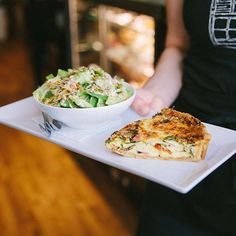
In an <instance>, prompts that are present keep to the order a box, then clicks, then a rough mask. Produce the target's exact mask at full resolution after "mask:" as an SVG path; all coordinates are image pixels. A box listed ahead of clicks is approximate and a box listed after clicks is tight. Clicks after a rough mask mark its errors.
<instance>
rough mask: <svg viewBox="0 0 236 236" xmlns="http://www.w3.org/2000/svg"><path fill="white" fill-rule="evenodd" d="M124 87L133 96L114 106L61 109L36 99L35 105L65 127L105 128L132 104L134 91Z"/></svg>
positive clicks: (126, 84) (128, 85)
mask: <svg viewBox="0 0 236 236" xmlns="http://www.w3.org/2000/svg"><path fill="white" fill-rule="evenodd" d="M125 86H127V87H129V88H130V89H131V90H132V91H133V95H132V96H131V97H129V98H128V99H127V100H125V101H122V102H120V103H116V104H114V105H109V106H104V107H93V108H61V107H54V106H49V105H45V104H43V103H41V102H39V101H38V100H37V99H36V98H35V101H36V105H37V106H38V107H39V109H40V110H41V111H43V112H45V113H47V114H48V115H50V116H51V117H52V118H54V119H56V120H59V121H61V122H63V123H64V124H65V125H66V126H69V127H72V128H77V129H93V128H97V127H101V126H105V125H106V124H108V122H110V121H112V120H115V119H117V118H118V117H119V115H121V114H122V113H123V112H125V111H126V110H127V109H128V108H129V107H130V105H131V104H132V102H133V100H134V98H135V95H136V91H135V89H134V88H133V87H132V86H131V85H130V84H128V83H125Z"/></svg>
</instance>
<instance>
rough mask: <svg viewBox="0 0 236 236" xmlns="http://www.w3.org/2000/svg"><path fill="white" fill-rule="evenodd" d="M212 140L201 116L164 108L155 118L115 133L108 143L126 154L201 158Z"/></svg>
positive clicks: (106, 143)
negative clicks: (197, 116)
mask: <svg viewBox="0 0 236 236" xmlns="http://www.w3.org/2000/svg"><path fill="white" fill-rule="evenodd" d="M210 139H211V135H210V134H209V133H208V132H207V129H206V127H205V125H204V124H203V123H202V122H201V121H200V120H199V119H197V118H195V117H193V116H192V115H190V114H188V113H183V112H179V111H176V110H174V109H172V108H165V109H162V110H161V112H160V113H158V114H156V115H155V116H153V117H152V118H149V119H143V120H139V121H135V122H133V123H131V124H128V125H126V126H125V127H124V128H122V129H121V130H119V131H116V132H114V133H113V134H112V135H111V137H110V138H108V139H107V140H106V142H105V145H106V147H107V148H108V149H109V150H111V151H113V152H115V153H117V154H120V155H122V156H127V157H137V158H139V157H140V158H157V159H162V160H167V159H173V160H188V161H200V160H202V159H204V158H205V155H206V151H207V147H208V143H209V141H210Z"/></svg>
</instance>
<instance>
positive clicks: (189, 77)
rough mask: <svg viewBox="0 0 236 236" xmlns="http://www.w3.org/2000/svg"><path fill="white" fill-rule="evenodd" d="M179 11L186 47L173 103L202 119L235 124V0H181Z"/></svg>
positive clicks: (222, 123)
mask: <svg viewBox="0 0 236 236" xmlns="http://www.w3.org/2000/svg"><path fill="white" fill-rule="evenodd" d="M183 12H184V13H183V14H184V23H185V27H186V29H187V32H188V33H189V35H190V48H189V50H188V53H187V56H186V58H185V60H184V75H183V87H182V90H181V92H180V95H179V97H178V99H177V100H176V102H175V104H174V105H175V106H176V108H178V109H180V110H184V111H187V112H191V113H192V114H193V115H196V116H197V117H199V118H200V119H202V120H204V121H208V122H210V123H216V124H217V123H219V124H220V125H224V123H225V124H226V123H235V127H236V1H234V0H231V1H230V0H185V1H184V10H183ZM225 126H227V124H226V125H225ZM233 126H234V124H233Z"/></svg>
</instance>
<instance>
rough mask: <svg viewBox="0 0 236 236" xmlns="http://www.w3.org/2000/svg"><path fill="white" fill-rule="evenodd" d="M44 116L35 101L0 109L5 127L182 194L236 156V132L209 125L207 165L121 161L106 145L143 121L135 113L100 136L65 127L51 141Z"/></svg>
mask: <svg viewBox="0 0 236 236" xmlns="http://www.w3.org/2000/svg"><path fill="white" fill-rule="evenodd" d="M40 116H41V114H40V111H39V110H38V108H37V107H36V105H35V103H34V100H33V98H32V97H29V98H26V99H23V100H20V101H18V102H15V103H12V104H9V105H6V106H3V107H0V123H1V124H4V125H7V126H9V127H13V128H15V129H18V130H21V131H24V132H26V133H29V134H32V135H35V136H37V137H40V138H43V139H46V140H48V141H50V142H53V143H56V144H58V145H60V146H62V147H64V148H66V149H68V150H71V151H73V152H76V153H79V154H82V155H84V156H87V157H89V158H92V159H94V160H97V161H99V162H102V163H105V164H107V165H110V166H113V167H115V168H118V169H121V170H124V171H127V172H129V173H132V174H135V175H137V176H140V177H143V178H146V179H148V180H151V181H154V182H157V183H159V184H162V185H164V186H166V187H168V188H171V189H173V190H176V191H178V192H180V193H187V192H188V191H190V190H191V189H192V188H193V187H195V186H196V185H197V184H198V183H199V182H200V181H201V180H203V179H204V178H205V177H207V176H208V175H209V174H210V173H211V172H213V171H214V170H215V169H216V168H217V167H219V166H220V165H221V164H223V163H224V162H225V161H226V160H228V159H229V158H230V157H231V156H232V155H233V154H235V153H236V131H233V130H230V129H225V128H222V127H218V126H214V125H210V124H206V126H207V129H208V131H209V132H210V133H211V135H212V140H211V142H210V144H209V148H208V151H207V155H206V158H205V160H203V161H200V162H197V163H194V162H184V161H165V160H152V159H134V158H128V157H121V156H119V155H116V154H114V153H111V152H110V151H108V150H107V149H106V148H105V146H104V142H105V140H106V139H107V138H108V137H109V136H110V135H111V134H112V133H113V132H114V131H116V130H118V129H120V128H121V127H123V126H124V125H125V124H127V123H129V122H131V121H133V120H138V119H141V118H142V117H140V116H138V115H137V114H136V113H135V112H134V111H132V110H131V109H129V110H128V111H127V112H125V113H124V114H123V115H122V116H121V117H120V118H118V120H117V122H113V123H112V124H110V125H108V126H107V127H104V128H102V129H98V130H96V132H95V131H94V130H91V131H89V130H82V131H81V130H74V129H71V128H68V127H63V128H62V130H60V131H56V132H54V133H53V134H52V135H51V136H50V137H49V138H47V137H45V136H44V135H43V134H42V132H41V130H40V128H39V126H38V124H37V122H36V121H37V119H38V118H39V117H40ZM39 119H40V118H39ZM9 142H10V140H9Z"/></svg>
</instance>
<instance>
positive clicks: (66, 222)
mask: <svg viewBox="0 0 236 236" xmlns="http://www.w3.org/2000/svg"><path fill="white" fill-rule="evenodd" d="M163 2H164V1H162V0H147V1H144V0H143V1H142V0H100V1H99V0H93V1H90V0H0V106H3V105H6V104H9V103H11V102H14V101H17V100H19V99H23V98H25V97H28V96H31V94H32V91H33V90H34V89H36V88H37V87H38V86H39V85H40V84H42V83H43V82H44V78H45V76H46V75H47V74H50V73H56V71H57V69H58V68H60V69H67V68H76V67H78V66H83V65H84V66H87V65H89V64H91V63H95V64H98V65H100V66H101V67H102V68H104V69H105V70H106V71H108V72H109V73H111V74H112V75H119V76H121V77H123V78H124V79H125V80H126V81H127V82H129V83H131V84H133V85H134V86H135V87H137V88H138V87H141V86H142V85H143V84H144V83H145V82H146V81H147V79H148V78H149V77H150V76H151V75H152V73H153V71H154V64H155V63H156V61H157V60H158V57H159V55H160V53H161V51H162V49H163V43H164V35H165V7H164V3H163ZM0 137H1V142H0V235H1V236H15V235H16V236H18V235H19V236H22V235H24V236H28V235H65V236H67V235H68V236H70V235H71V236H74V235H76V236H77V235H102V236H105V235H119V236H120V235H122V236H123V235H134V233H135V229H136V226H137V223H138V216H139V213H140V210H141V207H142V199H143V197H144V194H143V193H144V188H145V180H144V179H142V178H139V177H137V176H133V175H131V174H128V173H126V172H122V171H119V170H117V169H115V168H111V167H108V166H106V165H103V164H101V163H98V162H96V161H93V160H90V159H88V158H86V157H83V156H80V155H78V154H75V153H72V152H70V151H67V150H65V149H63V148H61V147H58V146H57V145H55V144H51V143H49V142H46V141H43V140H40V139H39V138H36V137H33V136H31V135H28V134H25V133H23V132H20V131H17V130H14V129H12V128H8V127H5V126H3V125H0Z"/></svg>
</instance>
